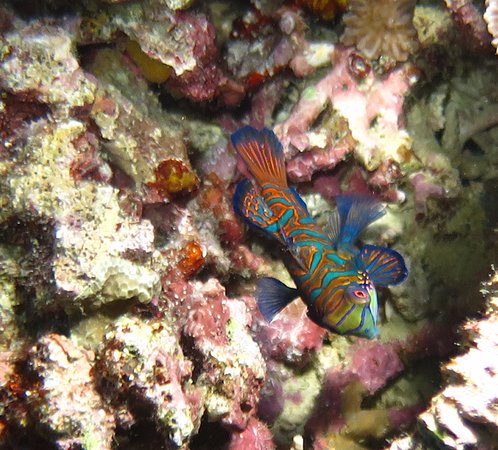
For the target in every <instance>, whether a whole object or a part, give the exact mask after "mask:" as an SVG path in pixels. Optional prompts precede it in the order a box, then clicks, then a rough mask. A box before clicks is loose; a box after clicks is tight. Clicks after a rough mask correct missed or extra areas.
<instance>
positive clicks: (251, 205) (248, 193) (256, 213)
mask: <svg viewBox="0 0 498 450" xmlns="http://www.w3.org/2000/svg"><path fill="white" fill-rule="evenodd" d="M233 210H234V211H235V213H236V214H237V215H239V216H240V217H242V218H243V219H244V220H245V221H246V222H247V223H248V224H249V225H250V226H252V227H253V228H256V229H258V230H260V231H263V232H265V233H269V234H271V235H272V236H273V237H275V238H277V239H279V240H281V237H280V226H279V223H278V220H277V218H276V217H275V216H274V215H273V213H272V212H271V210H270V208H268V205H267V204H266V203H265V201H264V200H263V199H262V198H261V197H260V196H259V195H258V193H257V191H256V189H255V188H254V186H253V185H252V183H251V181H250V180H248V179H244V180H242V181H240V182H239V184H237V187H236V188H235V192H234V194H233Z"/></svg>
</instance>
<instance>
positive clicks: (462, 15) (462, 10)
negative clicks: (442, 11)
mask: <svg viewBox="0 0 498 450" xmlns="http://www.w3.org/2000/svg"><path fill="white" fill-rule="evenodd" d="M445 3H446V6H447V8H448V9H449V10H450V12H451V15H452V16H453V19H454V20H455V22H456V23H457V25H458V26H459V27H460V29H461V30H462V32H463V34H464V36H465V37H466V38H468V39H466V42H470V43H471V44H473V45H474V47H478V48H486V49H487V48H488V47H489V44H490V42H491V37H490V35H489V34H488V31H487V29H486V22H485V21H484V18H483V16H482V13H481V11H480V10H479V7H478V6H477V5H476V4H475V3H473V2H472V1H471V0H445Z"/></svg>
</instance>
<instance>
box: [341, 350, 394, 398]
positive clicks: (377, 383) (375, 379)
mask: <svg viewBox="0 0 498 450" xmlns="http://www.w3.org/2000/svg"><path fill="white" fill-rule="evenodd" d="M350 351H351V353H352V356H351V370H352V371H353V373H355V374H356V375H357V376H358V378H359V380H360V381H361V383H362V384H363V385H364V386H365V388H366V389H367V390H368V392H370V393H371V394H373V393H374V392H376V391H377V390H379V389H380V388H381V387H383V386H385V384H386V382H387V381H388V380H389V379H390V378H392V377H394V376H396V375H398V374H400V373H401V372H402V371H403V370H404V365H403V363H402V362H401V360H400V358H399V356H398V352H399V344H398V343H380V342H375V341H373V342H361V343H358V344H356V345H353V346H352V348H351V350H350Z"/></svg>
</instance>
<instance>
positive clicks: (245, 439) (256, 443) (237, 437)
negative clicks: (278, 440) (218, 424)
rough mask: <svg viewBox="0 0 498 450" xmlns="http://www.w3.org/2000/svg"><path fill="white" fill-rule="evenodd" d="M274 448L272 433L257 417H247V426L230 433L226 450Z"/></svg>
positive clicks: (266, 449)
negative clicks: (237, 431) (239, 430)
mask: <svg viewBox="0 0 498 450" xmlns="http://www.w3.org/2000/svg"><path fill="white" fill-rule="evenodd" d="M249 449H251V450H274V449H275V444H274V443H273V439H272V433H271V431H270V430H269V428H268V427H267V426H266V425H265V424H264V423H262V422H260V421H259V420H258V419H256V418H254V417H252V418H251V419H249V422H248V424H247V427H246V429H245V430H244V431H241V432H239V433H232V435H231V438H230V443H229V444H228V450H249Z"/></svg>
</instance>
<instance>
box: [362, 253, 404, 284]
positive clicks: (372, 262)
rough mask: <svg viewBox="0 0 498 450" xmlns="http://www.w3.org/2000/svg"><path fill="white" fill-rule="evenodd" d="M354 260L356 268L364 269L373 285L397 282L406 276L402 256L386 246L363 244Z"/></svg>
mask: <svg viewBox="0 0 498 450" xmlns="http://www.w3.org/2000/svg"><path fill="white" fill-rule="evenodd" d="M355 261H356V264H357V267H358V269H359V270H364V271H366V272H367V273H368V275H369V277H370V279H371V280H372V282H373V283H374V285H375V286H389V285H393V284H399V283H401V282H402V281H404V280H405V278H406V277H407V276H408V269H407V268H406V265H405V261H404V259H403V257H402V256H401V255H400V254H399V253H398V252H397V251H396V250H393V249H391V248H388V247H379V246H376V245H365V246H364V247H362V249H361V250H360V253H359V254H358V255H357V256H356V259H355Z"/></svg>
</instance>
